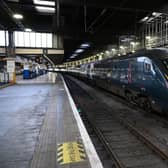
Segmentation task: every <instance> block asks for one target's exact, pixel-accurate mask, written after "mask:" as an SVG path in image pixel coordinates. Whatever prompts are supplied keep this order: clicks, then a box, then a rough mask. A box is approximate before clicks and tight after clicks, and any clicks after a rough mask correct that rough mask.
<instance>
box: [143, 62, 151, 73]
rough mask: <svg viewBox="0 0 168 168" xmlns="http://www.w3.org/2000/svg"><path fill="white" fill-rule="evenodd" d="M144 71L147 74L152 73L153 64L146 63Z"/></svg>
mask: <svg viewBox="0 0 168 168" xmlns="http://www.w3.org/2000/svg"><path fill="white" fill-rule="evenodd" d="M144 70H145V72H151V64H149V63H146V62H145V63H144Z"/></svg>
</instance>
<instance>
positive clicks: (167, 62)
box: [163, 59, 168, 69]
mask: <svg viewBox="0 0 168 168" xmlns="http://www.w3.org/2000/svg"><path fill="white" fill-rule="evenodd" d="M163 64H164V66H165V68H166V69H168V59H166V60H163Z"/></svg>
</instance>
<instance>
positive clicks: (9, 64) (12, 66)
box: [7, 60, 15, 73]
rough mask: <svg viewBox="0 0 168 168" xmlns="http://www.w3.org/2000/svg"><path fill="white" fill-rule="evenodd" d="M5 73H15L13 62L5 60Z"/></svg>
mask: <svg viewBox="0 0 168 168" xmlns="http://www.w3.org/2000/svg"><path fill="white" fill-rule="evenodd" d="M7 72H9V73H10V72H15V60H7Z"/></svg>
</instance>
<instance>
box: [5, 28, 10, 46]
mask: <svg viewBox="0 0 168 168" xmlns="http://www.w3.org/2000/svg"><path fill="white" fill-rule="evenodd" d="M5 33H6V46H8V45H9V34H8V31H5Z"/></svg>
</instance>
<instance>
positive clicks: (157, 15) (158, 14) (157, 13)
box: [152, 12, 162, 17]
mask: <svg viewBox="0 0 168 168" xmlns="http://www.w3.org/2000/svg"><path fill="white" fill-rule="evenodd" d="M161 14H162V13H159V12H153V13H152V15H153V16H155V17H159V16H160V15H161Z"/></svg>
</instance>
